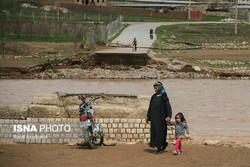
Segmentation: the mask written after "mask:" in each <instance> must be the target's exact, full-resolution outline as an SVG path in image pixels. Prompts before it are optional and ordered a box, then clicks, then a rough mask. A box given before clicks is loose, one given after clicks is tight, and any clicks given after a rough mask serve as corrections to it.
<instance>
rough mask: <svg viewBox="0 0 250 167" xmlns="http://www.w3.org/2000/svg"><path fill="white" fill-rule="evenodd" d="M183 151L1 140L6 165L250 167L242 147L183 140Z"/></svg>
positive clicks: (248, 154) (247, 152)
mask: <svg viewBox="0 0 250 167" xmlns="http://www.w3.org/2000/svg"><path fill="white" fill-rule="evenodd" d="M183 149H184V151H183V154H182V155H173V154H172V150H173V145H171V146H169V147H167V149H166V151H165V152H163V153H162V154H159V155H154V154H153V153H154V151H155V150H156V149H153V148H150V147H148V145H147V144H135V145H125V144H122V145H117V146H101V147H99V148H97V149H93V150H89V149H87V148H80V147H79V146H67V145H55V144H50V145H46V144H43V145H39V144H29V145H27V144H0V150H2V151H1V153H0V162H1V165H0V166H3V167H7V166H8V167H12V166H13V167H16V166H25V167H30V166H32V167H33V166H37V167H42V166H46V167H47V166H53V167H62V166H71V167H73V166H81V167H84V166H96V167H98V166H102V167H105V166H108V167H110V166H115V167H117V166H121V167H132V166H136V167H139V166H143V167H145V166H159V167H160V166H174V167H179V166H181V167H191V166H192V167H204V166H213V167H214V166H225V167H249V164H250V149H247V148H239V147H236V148H234V147H228V146H227V147H222V146H205V145H196V144H183Z"/></svg>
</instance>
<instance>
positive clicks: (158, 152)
mask: <svg viewBox="0 0 250 167" xmlns="http://www.w3.org/2000/svg"><path fill="white" fill-rule="evenodd" d="M161 153H162V151H161V149H160V148H158V150H157V151H156V152H154V154H155V155H156V154H161Z"/></svg>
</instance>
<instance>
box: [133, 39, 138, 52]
mask: <svg viewBox="0 0 250 167" xmlns="http://www.w3.org/2000/svg"><path fill="white" fill-rule="evenodd" d="M133 46H134V48H133V51H134V52H136V50H137V40H136V38H134V40H133Z"/></svg>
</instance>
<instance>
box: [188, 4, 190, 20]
mask: <svg viewBox="0 0 250 167" xmlns="http://www.w3.org/2000/svg"><path fill="white" fill-rule="evenodd" d="M188 6H189V7H188V20H190V18H191V17H190V10H191V0H189V5H188Z"/></svg>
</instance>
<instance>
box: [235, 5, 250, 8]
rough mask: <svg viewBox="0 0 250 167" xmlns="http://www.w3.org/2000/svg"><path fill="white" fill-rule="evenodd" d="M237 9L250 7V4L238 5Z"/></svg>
mask: <svg viewBox="0 0 250 167" xmlns="http://www.w3.org/2000/svg"><path fill="white" fill-rule="evenodd" d="M232 8H235V6H233V7H232ZM237 9H250V5H238V6H237Z"/></svg>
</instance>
